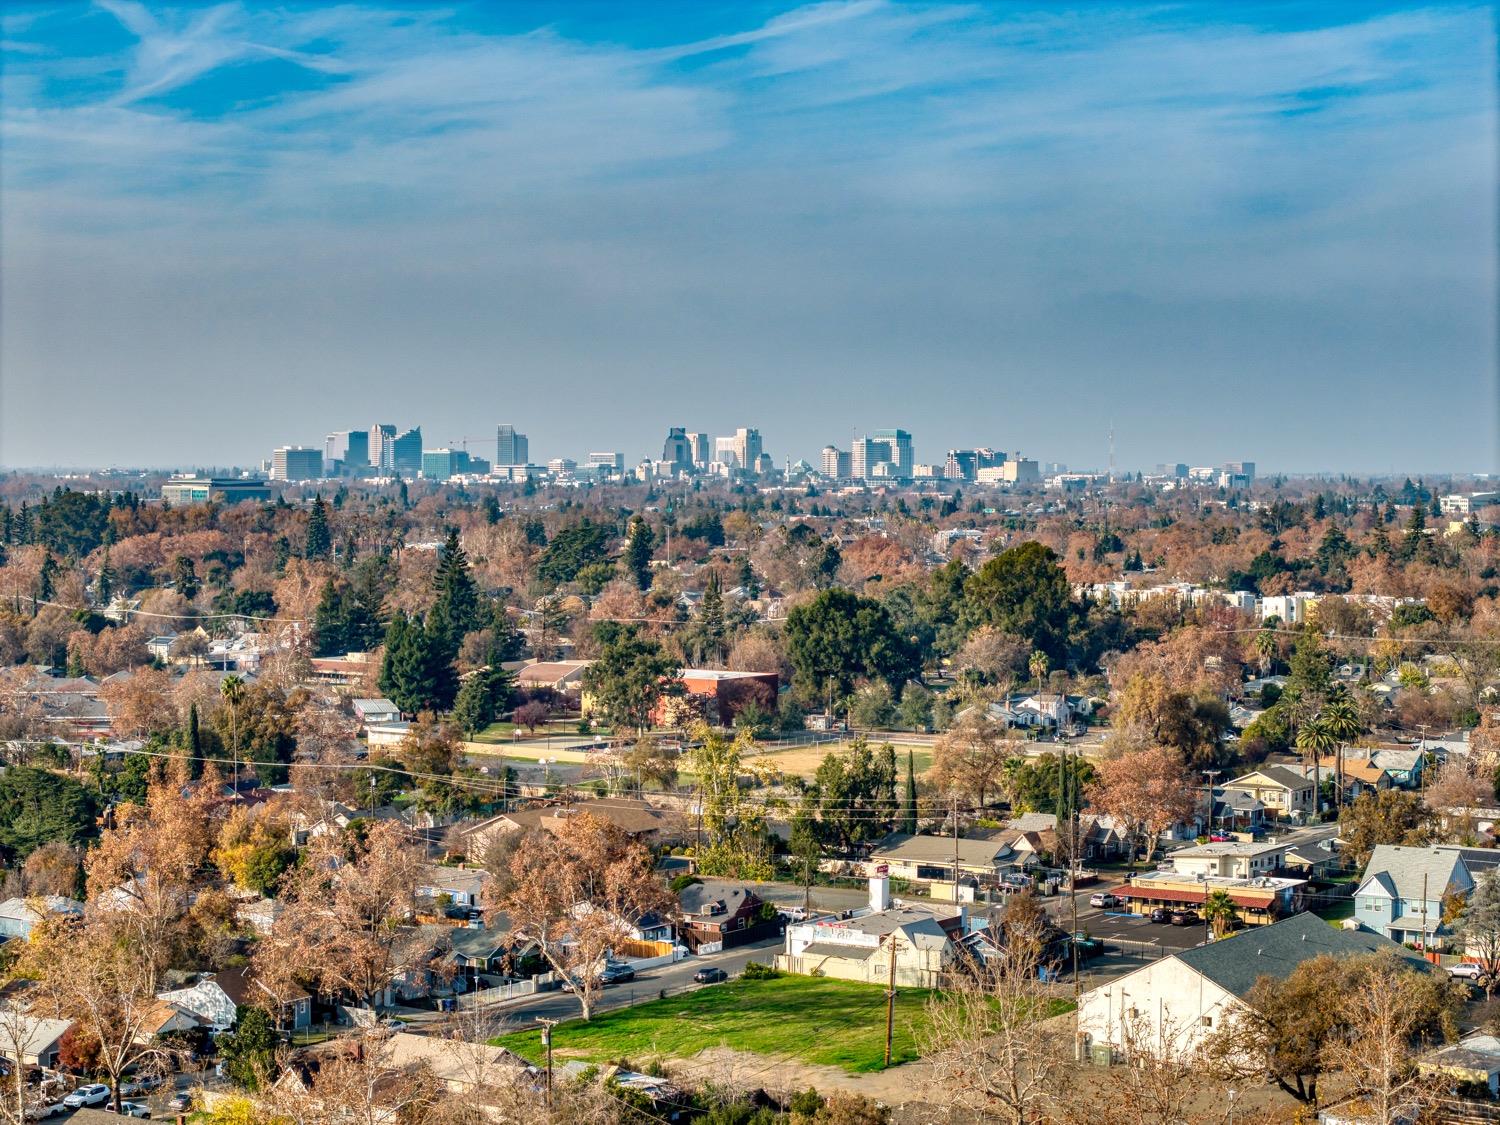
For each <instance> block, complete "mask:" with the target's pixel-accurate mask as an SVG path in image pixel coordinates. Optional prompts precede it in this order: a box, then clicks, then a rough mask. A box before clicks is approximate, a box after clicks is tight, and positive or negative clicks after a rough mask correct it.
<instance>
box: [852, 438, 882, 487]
mask: <svg viewBox="0 0 1500 1125" xmlns="http://www.w3.org/2000/svg"><path fill="white" fill-rule="evenodd" d="M891 456H892V454H891V447H890V443H889V442H884V441H881V440H879V439H878V438H868V437H862V438H855V439H854V444H853V445H852V446H851V447H850V449H849V475H850V476H851V477H853V478H855V479H856V480H868V479H869V478H870V477H872V476H874V475H875V467H876V466H877V465H886V464H889V463H890V461H891Z"/></svg>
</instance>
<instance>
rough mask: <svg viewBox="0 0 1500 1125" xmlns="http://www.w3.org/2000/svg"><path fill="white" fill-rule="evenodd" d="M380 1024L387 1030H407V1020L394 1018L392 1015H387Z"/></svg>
mask: <svg viewBox="0 0 1500 1125" xmlns="http://www.w3.org/2000/svg"><path fill="white" fill-rule="evenodd" d="M380 1026H381V1027H383V1028H385V1030H386V1031H405V1030H406V1021H405V1020H398V1019H394V1018H392V1017H390V1016H387V1017H386V1018H385V1019H383V1020H381V1021H380Z"/></svg>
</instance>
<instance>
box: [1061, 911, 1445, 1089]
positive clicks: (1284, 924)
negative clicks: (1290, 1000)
mask: <svg viewBox="0 0 1500 1125" xmlns="http://www.w3.org/2000/svg"><path fill="white" fill-rule="evenodd" d="M1386 950H1389V951H1391V952H1393V953H1395V954H1396V955H1398V956H1406V957H1409V958H1410V959H1411V961H1412V963H1413V965H1415V966H1417V967H1419V968H1420V967H1423V966H1425V962H1423V961H1421V960H1420V959H1419V958H1417V957H1416V956H1415V955H1413V954H1411V953H1409V952H1407V951H1406V950H1403V949H1402V948H1401V947H1400V946H1398V945H1396V944H1394V943H1393V942H1391V941H1389V940H1388V939H1386V938H1384V937H1382V936H1381V935H1379V934H1375V933H1369V932H1365V931H1359V930H1339V929H1334V928H1333V927H1332V926H1330V925H1329V924H1328V923H1327V922H1325V921H1324V920H1323V919H1322V918H1319V917H1318V916H1317V915H1316V914H1310V913H1309V914H1298V915H1296V916H1295V917H1292V918H1286V919H1283V920H1282V921H1280V922H1277V923H1275V924H1274V925H1270V926H1263V927H1261V928H1259V929H1256V930H1252V931H1247V932H1244V933H1241V934H1236V935H1233V936H1230V937H1225V938H1220V939H1219V940H1218V941H1213V942H1209V943H1208V944H1206V945H1200V946H1196V947H1194V948H1192V949H1185V950H1183V951H1181V952H1179V953H1174V954H1172V955H1171V956H1169V957H1162V958H1160V959H1158V960H1155V961H1151V962H1148V963H1147V964H1146V965H1144V966H1143V967H1142V968H1139V969H1137V970H1135V971H1134V972H1132V973H1127V974H1125V975H1124V976H1122V977H1118V978H1116V979H1114V980H1112V981H1109V982H1108V983H1106V984H1103V985H1101V986H1099V987H1098V988H1094V989H1090V990H1089V991H1088V992H1085V993H1084V994H1083V996H1082V997H1081V998H1080V1000H1079V1005H1078V1032H1079V1035H1080V1036H1081V1037H1082V1039H1083V1045H1084V1050H1085V1051H1087V1052H1088V1057H1090V1058H1095V1059H1100V1058H1101V1057H1102V1058H1108V1059H1110V1060H1116V1059H1119V1060H1128V1059H1130V1058H1131V1057H1138V1056H1142V1055H1157V1056H1172V1057H1179V1058H1186V1057H1190V1056H1192V1055H1194V1054H1195V1053H1196V1052H1197V1051H1198V1050H1199V1049H1200V1048H1201V1047H1202V1046H1203V1044H1204V1041H1205V1040H1206V1039H1207V1038H1208V1037H1209V1036H1210V1035H1212V1034H1213V1032H1214V1031H1215V1030H1216V1029H1218V1028H1220V1027H1222V1026H1223V1025H1224V1023H1225V1022H1226V1021H1227V1020H1229V1019H1231V1018H1233V1017H1234V1015H1235V1014H1236V1013H1237V1012H1241V1011H1244V1010H1246V1009H1247V1006H1248V1000H1247V997H1248V996H1249V994H1250V990H1251V988H1253V987H1254V985H1255V982H1256V981H1258V980H1260V979H1261V978H1262V977H1270V978H1271V979H1273V980H1285V979H1286V978H1287V977H1288V976H1290V975H1291V973H1292V971H1293V970H1294V969H1296V968H1297V966H1298V965H1301V964H1302V963H1303V962H1305V961H1309V960H1311V959H1313V958H1314V957H1321V956H1324V955H1328V956H1332V957H1356V956H1360V955H1362V954H1367V953H1376V952H1381V951H1386ZM1101 1052H1102V1056H1101Z"/></svg>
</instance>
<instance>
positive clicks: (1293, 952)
mask: <svg viewBox="0 0 1500 1125" xmlns="http://www.w3.org/2000/svg"><path fill="white" fill-rule="evenodd" d="M1387 950H1389V951H1393V952H1395V953H1398V954H1400V955H1401V956H1403V957H1406V958H1408V959H1409V960H1410V961H1411V962H1412V964H1413V965H1415V966H1417V967H1419V968H1420V967H1422V966H1423V965H1425V964H1426V962H1425V961H1423V960H1422V959H1421V958H1420V957H1418V956H1417V955H1416V954H1415V953H1412V952H1411V951H1409V950H1407V949H1405V948H1403V947H1402V946H1399V945H1397V944H1396V943H1395V942H1393V941H1391V940H1390V939H1388V938H1384V937H1381V936H1380V935H1379V934H1373V933H1367V932H1365V931H1363V930H1336V929H1334V928H1333V927H1332V926H1330V925H1329V924H1328V923H1327V922H1326V921H1324V920H1323V919H1322V918H1319V917H1318V916H1317V915H1316V914H1310V913H1309V914H1298V915H1296V916H1294V917H1292V918H1285V919H1283V920H1282V921H1280V922H1276V923H1274V924H1273V925H1270V926H1257V927H1255V928H1254V929H1250V930H1245V931H1243V932H1242V933H1238V934H1236V935H1234V936H1233V937H1227V938H1220V939H1219V940H1218V941H1214V942H1209V943H1208V944H1207V945H1200V946H1197V947H1195V948H1193V949H1186V950H1183V952H1181V953H1179V954H1177V959H1178V960H1179V961H1181V962H1182V963H1183V964H1184V965H1187V966H1188V967H1189V968H1191V969H1195V970H1196V971H1198V972H1200V973H1202V974H1203V975H1204V976H1205V977H1207V978H1208V979H1209V980H1211V981H1213V982H1214V983H1215V984H1216V985H1218V986H1219V987H1220V988H1222V989H1224V990H1225V991H1226V992H1229V993H1231V994H1233V995H1235V996H1240V997H1243V996H1244V995H1245V994H1246V993H1247V992H1249V991H1250V989H1251V987H1252V986H1253V985H1254V984H1255V982H1256V981H1257V980H1259V979H1260V978H1261V977H1265V976H1269V977H1274V978H1275V979H1276V980H1285V979H1286V978H1287V977H1288V976H1290V975H1291V973H1292V970H1293V969H1295V968H1296V967H1297V966H1298V965H1300V964H1302V962H1304V961H1310V960H1312V959H1313V958H1314V957H1320V956H1322V955H1323V954H1325V953H1327V954H1331V955H1333V956H1335V957H1357V956H1359V955H1360V954H1364V953H1380V952H1383V951H1387Z"/></svg>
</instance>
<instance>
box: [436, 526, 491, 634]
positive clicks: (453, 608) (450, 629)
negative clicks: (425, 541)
mask: <svg viewBox="0 0 1500 1125" xmlns="http://www.w3.org/2000/svg"><path fill="white" fill-rule="evenodd" d="M432 584H433V588H434V589H436V590H437V600H436V601H435V602H434V603H433V606H432V614H431V616H430V617H429V619H428V628H429V631H431V632H432V633H433V634H434V636H437V637H439V638H441V639H442V641H443V643H444V644H445V645H447V646H448V647H449V648H450V649H451V650H452V654H453V655H454V656H457V655H458V644H459V642H460V641H462V640H463V638H464V634H465V633H468V632H471V631H472V630H474V629H477V628H478V627H479V623H480V622H479V589H478V587H477V586H475V584H474V576H473V575H472V574H470V573H469V557H468V555H466V554H465V553H464V548H463V544H462V543H461V542H460V541H459V537H458V530H457V528H455V529H453V530H451V531H449V532H448V538H447V540H446V541H445V542H444V543H443V551H442V557H441V559H440V561H439V562H438V569H437V574H436V575H435V576H434V577H433V581H432Z"/></svg>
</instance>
